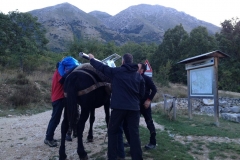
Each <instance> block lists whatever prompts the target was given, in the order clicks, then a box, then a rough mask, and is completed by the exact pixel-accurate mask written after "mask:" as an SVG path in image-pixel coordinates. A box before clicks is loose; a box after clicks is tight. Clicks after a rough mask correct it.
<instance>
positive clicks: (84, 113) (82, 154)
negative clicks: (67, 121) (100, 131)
mask: <svg viewBox="0 0 240 160" xmlns="http://www.w3.org/2000/svg"><path fill="white" fill-rule="evenodd" d="M89 112H90V111H89V109H83V107H82V110H81V115H80V118H79V121H78V124H77V137H78V149H77V153H78V155H79V158H80V160H86V159H88V156H87V152H86V151H85V150H84V146H83V140H82V138H83V131H84V128H85V123H86V121H87V119H88V117H89Z"/></svg>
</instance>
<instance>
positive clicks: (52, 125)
mask: <svg viewBox="0 0 240 160" xmlns="http://www.w3.org/2000/svg"><path fill="white" fill-rule="evenodd" d="M64 106H65V99H64V98H61V99H59V100H56V101H54V102H52V107H53V110H52V117H51V119H50V121H49V123H48V127H47V132H46V139H47V140H49V141H51V140H53V136H54V132H55V129H56V128H57V126H58V124H59V122H60V120H61V116H62V111H63V108H64Z"/></svg>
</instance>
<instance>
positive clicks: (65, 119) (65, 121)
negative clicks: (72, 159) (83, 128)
mask: <svg viewBox="0 0 240 160" xmlns="http://www.w3.org/2000/svg"><path fill="white" fill-rule="evenodd" d="M68 126H69V121H68V117H67V109H66V107H65V109H64V117H63V121H62V125H61V146H60V148H59V160H65V159H66V158H67V155H66V152H65V138H66V133H67V131H68Z"/></svg>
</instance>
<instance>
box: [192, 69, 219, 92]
mask: <svg viewBox="0 0 240 160" xmlns="http://www.w3.org/2000/svg"><path fill="white" fill-rule="evenodd" d="M213 69H214V68H213V66H210V67H204V68H198V69H192V70H190V95H191V96H213V95H214V94H213Z"/></svg>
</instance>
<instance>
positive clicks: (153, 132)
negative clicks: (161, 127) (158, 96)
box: [140, 105, 156, 145]
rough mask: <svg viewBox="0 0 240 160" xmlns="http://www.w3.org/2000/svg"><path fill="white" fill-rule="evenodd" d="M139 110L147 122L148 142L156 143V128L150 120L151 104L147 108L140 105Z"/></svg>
mask: <svg viewBox="0 0 240 160" xmlns="http://www.w3.org/2000/svg"><path fill="white" fill-rule="evenodd" d="M140 112H141V114H142V115H143V117H144V119H145V122H146V124H147V128H148V130H149V132H150V140H149V142H150V143H151V144H153V145H156V129H155V126H154V124H153V120H152V109H151V105H150V106H149V107H148V109H145V108H144V106H143V105H141V106H140Z"/></svg>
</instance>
